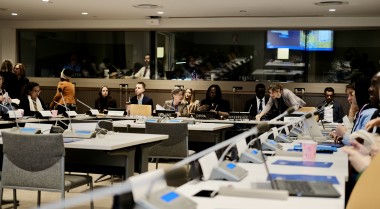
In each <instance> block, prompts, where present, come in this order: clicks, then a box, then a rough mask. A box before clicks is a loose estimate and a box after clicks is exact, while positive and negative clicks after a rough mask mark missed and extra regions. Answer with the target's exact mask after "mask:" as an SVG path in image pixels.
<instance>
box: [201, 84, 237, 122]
mask: <svg viewBox="0 0 380 209" xmlns="http://www.w3.org/2000/svg"><path fill="white" fill-rule="evenodd" d="M198 110H199V111H212V112H215V115H216V117H217V118H220V117H224V118H227V117H228V116H229V115H230V114H229V112H230V111H231V108H230V102H229V101H228V100H225V99H223V98H222V90H221V89H220V86H218V85H216V84H213V85H211V86H210V87H208V89H207V93H206V98H205V99H203V100H202V101H201V106H200V107H199V108H198Z"/></svg>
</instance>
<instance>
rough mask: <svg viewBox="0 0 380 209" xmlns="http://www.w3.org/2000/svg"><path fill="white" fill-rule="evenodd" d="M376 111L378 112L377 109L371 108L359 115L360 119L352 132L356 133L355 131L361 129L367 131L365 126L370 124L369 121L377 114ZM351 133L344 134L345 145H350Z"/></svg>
mask: <svg viewBox="0 0 380 209" xmlns="http://www.w3.org/2000/svg"><path fill="white" fill-rule="evenodd" d="M376 110H377V109H376V108H369V109H366V110H363V111H362V112H361V113H360V114H359V118H357V120H356V122H355V124H354V127H353V128H352V132H355V131H358V130H361V129H365V125H366V124H367V123H368V121H370V120H371V117H372V115H373V114H374V113H375V111H376ZM352 132H351V133H352ZM351 133H350V132H348V131H347V132H346V133H345V134H344V136H343V140H342V142H343V144H344V145H350V136H351Z"/></svg>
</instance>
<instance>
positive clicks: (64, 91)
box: [50, 69, 77, 114]
mask: <svg viewBox="0 0 380 209" xmlns="http://www.w3.org/2000/svg"><path fill="white" fill-rule="evenodd" d="M72 75H73V71H72V70H71V69H63V70H62V72H61V80H60V81H59V82H58V86H57V93H56V94H55V96H54V98H53V102H52V103H50V109H57V110H58V114H62V113H64V112H65V111H66V108H65V103H66V106H67V108H68V109H69V110H74V111H75V110H76V108H77V106H76V101H75V86H74V84H73V83H71V82H70V78H71V76H72ZM62 96H63V99H62ZM57 103H58V104H57ZM59 104H60V105H59Z"/></svg>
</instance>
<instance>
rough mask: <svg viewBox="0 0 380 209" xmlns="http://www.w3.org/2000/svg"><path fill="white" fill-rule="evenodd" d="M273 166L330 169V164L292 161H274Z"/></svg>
mask: <svg viewBox="0 0 380 209" xmlns="http://www.w3.org/2000/svg"><path fill="white" fill-rule="evenodd" d="M272 164H274V165H290V166H305V167H316V168H330V167H331V166H332V164H333V163H332V162H317V161H292V160H276V161H275V162H273V163H272Z"/></svg>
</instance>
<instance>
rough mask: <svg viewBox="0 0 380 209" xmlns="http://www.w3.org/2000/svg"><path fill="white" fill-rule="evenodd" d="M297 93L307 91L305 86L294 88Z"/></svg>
mask: <svg viewBox="0 0 380 209" xmlns="http://www.w3.org/2000/svg"><path fill="white" fill-rule="evenodd" d="M294 92H295V93H302V94H303V93H305V88H294Z"/></svg>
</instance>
